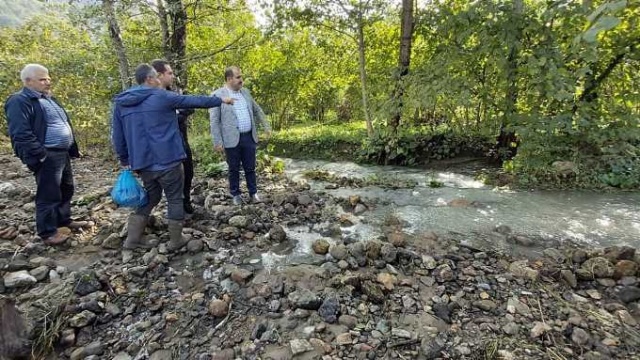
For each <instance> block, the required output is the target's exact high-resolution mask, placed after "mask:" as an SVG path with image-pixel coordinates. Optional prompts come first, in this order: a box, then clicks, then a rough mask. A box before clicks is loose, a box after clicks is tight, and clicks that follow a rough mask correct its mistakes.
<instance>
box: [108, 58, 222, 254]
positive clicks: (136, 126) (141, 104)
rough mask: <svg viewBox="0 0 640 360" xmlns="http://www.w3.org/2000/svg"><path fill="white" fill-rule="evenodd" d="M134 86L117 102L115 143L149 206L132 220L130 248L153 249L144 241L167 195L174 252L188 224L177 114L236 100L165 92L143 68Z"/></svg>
mask: <svg viewBox="0 0 640 360" xmlns="http://www.w3.org/2000/svg"><path fill="white" fill-rule="evenodd" d="M135 77H136V82H137V83H138V86H134V87H132V88H130V89H128V90H126V91H124V92H122V93H120V94H118V95H117V96H116V97H115V98H114V103H115V107H114V110H113V123H112V134H111V137H112V142H113V146H114V148H115V151H116V153H117V155H118V159H119V160H120V164H121V165H122V167H123V168H130V169H131V170H133V171H136V172H138V174H139V175H140V178H141V179H142V182H143V185H144V187H145V189H146V190H147V194H148V198H149V201H148V203H147V205H146V206H143V207H141V208H138V209H136V210H135V212H134V213H133V214H131V215H130V216H129V220H128V225H127V240H126V241H125V243H124V247H125V248H127V249H134V248H138V247H139V248H150V244H149V243H147V242H146V241H144V240H143V238H142V236H143V234H144V229H145V226H146V224H147V220H148V218H149V215H150V214H151V211H152V210H153V208H154V207H155V206H156V205H158V203H159V202H160V199H161V197H162V192H163V191H164V193H165V196H166V198H167V204H168V209H167V218H168V223H169V244H168V249H169V250H170V251H176V250H178V249H180V248H181V247H183V246H184V245H185V244H186V241H185V240H184V239H183V238H182V227H183V220H184V207H183V199H182V196H183V192H182V191H183V187H184V173H183V169H182V161H183V160H184V159H185V158H186V156H187V155H186V153H185V149H184V145H183V140H182V136H181V135H180V130H179V128H178V121H177V117H176V116H177V115H176V109H192V108H211V107H216V106H220V105H221V104H222V103H225V104H233V99H230V98H224V99H220V98H218V97H215V96H213V97H210V96H189V95H179V94H176V93H174V92H171V91H166V90H165V89H163V88H162V87H161V82H160V80H159V79H158V73H157V71H156V70H155V69H154V68H153V67H152V66H150V65H148V64H141V65H139V66H138V67H137V68H136V71H135Z"/></svg>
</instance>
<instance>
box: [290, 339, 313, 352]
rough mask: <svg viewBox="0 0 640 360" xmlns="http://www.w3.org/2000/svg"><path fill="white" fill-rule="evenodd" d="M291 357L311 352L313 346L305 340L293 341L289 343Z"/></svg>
mask: <svg viewBox="0 0 640 360" xmlns="http://www.w3.org/2000/svg"><path fill="white" fill-rule="evenodd" d="M289 346H290V347H291V352H292V353H293V356H296V355H299V354H302V353H305V352H307V351H313V346H312V345H311V344H310V343H309V342H308V341H307V340H305V339H293V340H291V341H290V342H289Z"/></svg>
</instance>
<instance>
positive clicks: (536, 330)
mask: <svg viewBox="0 0 640 360" xmlns="http://www.w3.org/2000/svg"><path fill="white" fill-rule="evenodd" d="M547 331H551V326H549V325H547V324H546V323H543V322H540V321H536V322H535V323H534V325H533V328H532V329H531V333H530V335H531V337H532V338H534V339H536V338H539V337H540V336H542V335H544V334H545V333H546V332H547Z"/></svg>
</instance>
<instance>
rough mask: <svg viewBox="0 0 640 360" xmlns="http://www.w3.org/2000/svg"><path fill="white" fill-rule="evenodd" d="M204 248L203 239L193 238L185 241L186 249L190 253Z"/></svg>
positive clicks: (198, 251) (195, 252)
mask: <svg viewBox="0 0 640 360" xmlns="http://www.w3.org/2000/svg"><path fill="white" fill-rule="evenodd" d="M202 250H204V241H202V240H200V239H193V240H190V241H189V242H188V243H187V251H188V252H189V253H191V254H197V253H200V252H202Z"/></svg>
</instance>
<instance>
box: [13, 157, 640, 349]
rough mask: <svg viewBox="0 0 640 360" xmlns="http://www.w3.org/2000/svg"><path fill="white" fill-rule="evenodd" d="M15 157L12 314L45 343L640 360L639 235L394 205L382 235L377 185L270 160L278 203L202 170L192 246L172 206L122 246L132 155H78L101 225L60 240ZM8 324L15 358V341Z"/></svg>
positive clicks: (79, 194)
mask: <svg viewBox="0 0 640 360" xmlns="http://www.w3.org/2000/svg"><path fill="white" fill-rule="evenodd" d="M0 164H1V166H0V214H1V216H0V312H2V311H5V315H6V312H7V309H8V308H10V307H12V306H13V305H12V303H14V302H15V304H16V305H15V306H16V307H17V309H18V310H19V312H20V314H22V317H23V319H24V320H25V325H26V328H25V339H27V340H28V342H27V343H26V349H27V350H28V351H27V352H29V353H32V354H33V358H36V359H45V358H46V359H94V360H95V359H118V360H126V359H153V360H163V359H198V360H205V359H219V360H223V359H265V360H266V359H273V360H286V359H323V360H330V359H546V358H548V359H578V358H579V359H637V358H640V350H639V349H640V327H639V325H638V321H640V304H639V302H638V301H639V300H640V287H639V282H640V281H639V277H640V273H639V266H640V254H636V250H635V249H634V248H630V247H623V246H621V247H609V248H604V249H594V248H584V247H581V246H578V245H576V244H571V243H561V244H558V243H555V244H540V243H539V242H534V241H527V239H526V238H523V236H522V235H518V234H513V233H512V231H511V229H509V228H508V227H506V226H502V227H499V228H497V229H496V231H495V234H493V235H494V236H495V237H502V238H504V240H505V241H507V242H509V243H510V244H513V246H514V247H520V246H532V245H533V244H536V246H538V247H537V248H534V249H531V248H529V251H526V252H522V253H526V254H528V256H527V257H524V256H523V257H514V256H513V252H509V254H507V253H505V252H500V251H496V250H495V249H491V248H475V247H472V246H469V245H468V244H469V243H473V242H464V241H462V242H461V241H460V239H459V237H457V238H455V239H454V238H453V237H449V236H447V235H446V234H437V233H434V232H422V233H418V234H416V233H411V234H409V233H407V232H405V231H403V228H404V227H406V225H407V224H403V223H402V221H399V220H398V219H397V218H395V217H394V216H393V214H389V216H388V217H387V219H386V220H385V221H384V223H381V224H378V223H375V224H373V223H371V224H369V225H371V226H376V227H379V230H380V231H379V232H377V233H381V234H383V235H382V236H379V235H376V236H371V235H367V234H366V233H360V232H354V231H352V230H351V229H353V224H357V223H368V221H369V219H368V217H367V213H368V212H369V211H371V210H372V209H373V208H375V206H376V204H375V203H370V202H368V200H367V199H366V197H361V196H355V195H354V196H349V197H346V198H332V197H330V196H328V195H327V194H325V193H323V192H321V191H319V192H318V191H316V192H313V191H311V190H309V187H308V186H306V185H304V184H299V183H292V182H290V181H288V180H286V179H284V178H280V177H266V176H263V177H261V179H260V191H261V193H262V194H263V198H264V203H262V204H255V205H253V204H252V205H244V206H242V207H234V206H232V205H231V201H230V199H229V198H228V197H227V195H226V180H224V179H204V178H199V179H196V185H195V187H194V193H195V196H194V199H195V202H196V205H197V209H196V210H197V211H196V214H195V215H194V216H193V218H192V219H190V220H189V222H188V223H187V226H186V227H185V231H184V232H185V234H186V236H188V237H189V238H190V241H189V243H188V245H187V246H186V247H185V248H184V249H182V250H181V251H179V252H178V253H170V252H168V251H167V249H166V241H167V240H168V234H167V229H166V220H164V218H163V214H164V210H165V208H164V204H161V206H160V207H159V208H158V209H157V212H156V213H155V214H154V216H153V219H152V220H153V221H151V223H150V225H149V226H148V228H147V235H146V236H147V237H148V238H149V239H151V240H152V241H155V242H156V243H157V246H156V247H155V248H154V249H152V250H150V251H148V252H131V251H123V250H121V244H122V241H123V239H124V237H125V234H126V228H125V223H126V216H127V214H128V211H127V210H126V209H117V208H116V207H115V206H114V204H113V203H112V202H111V200H110V198H109V189H110V187H111V185H112V183H113V181H114V179H115V177H116V170H117V169H115V168H114V167H113V164H112V163H111V162H103V161H100V160H98V159H92V158H84V159H82V160H79V161H77V162H76V163H75V164H74V169H75V175H76V182H77V191H76V196H75V197H74V199H75V200H74V206H73V213H74V217H75V218H76V219H77V220H82V221H86V222H87V227H85V228H84V229H81V230H79V231H76V232H74V233H73V238H72V240H71V241H69V242H68V243H67V244H65V245H63V246H60V247H57V248H51V247H47V246H45V245H43V244H42V243H41V242H40V241H39V240H38V239H37V238H36V237H35V236H34V221H33V212H34V205H33V195H34V181H33V179H32V176H31V175H30V174H29V173H28V171H27V170H26V168H24V167H23V166H22V165H21V164H20V163H19V162H18V161H17V160H16V159H15V158H13V157H10V156H2V157H0ZM335 186H344V185H339V184H338V185H335ZM301 229H302V230H301ZM301 234H302V235H304V236H303V237H304V239H307V240H308V243H307V244H302V243H301V242H302V240H300V239H301V236H300V235H301ZM305 241H306V240H305ZM2 307H4V310H3V309H2ZM0 319H2V320H3V321H8V320H6V319H8V318H7V317H6V316H5V317H3V316H2V313H0ZM7 324H8V323H3V324H1V326H2V327H3V329H6V328H7V327H9V328H13V329H14V331H18V330H19V328H20V327H19V326H9V325H7ZM18 335H20V334H18ZM9 340H11V339H10V337H8V336H7V335H6V334H5V335H3V336H0V346H2V347H3V348H0V358H2V356H3V355H4V356H5V357H6V358H12V357H11V356H13V355H16V354H13V355H12V354H9V350H10V349H9V348H8V347H7V342H8V341H9ZM14 342H15V341H14ZM19 345H20V344H19ZM18 350H19V349H13V350H12V351H13V352H14V353H18V352H20V351H18ZM15 358H17V357H15Z"/></svg>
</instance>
